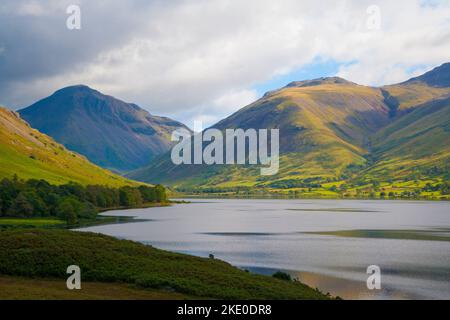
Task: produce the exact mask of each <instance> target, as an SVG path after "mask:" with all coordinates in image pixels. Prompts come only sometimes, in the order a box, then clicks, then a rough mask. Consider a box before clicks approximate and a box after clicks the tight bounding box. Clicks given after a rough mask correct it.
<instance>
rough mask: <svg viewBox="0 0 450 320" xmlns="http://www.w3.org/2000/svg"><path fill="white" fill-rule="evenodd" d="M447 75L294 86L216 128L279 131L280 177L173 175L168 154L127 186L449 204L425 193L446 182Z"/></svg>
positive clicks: (180, 170)
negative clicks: (408, 197) (427, 199)
mask: <svg viewBox="0 0 450 320" xmlns="http://www.w3.org/2000/svg"><path fill="white" fill-rule="evenodd" d="M449 66H450V64H444V65H443V66H441V67H438V68H436V69H434V70H432V71H430V72H428V73H427V74H425V75H424V76H422V77H418V78H415V79H412V80H411V81H407V82H405V83H402V84H398V85H392V86H385V87H381V88H374V87H367V86H362V85H357V84H355V83H352V82H349V81H346V80H344V79H341V78H336V77H334V78H320V79H316V80H310V81H299V82H293V83H291V84H289V85H287V86H286V87H284V88H281V89H280V90H276V91H272V92H269V93H267V94H265V95H264V96H263V97H262V98H261V99H259V100H257V101H256V102H254V103H252V104H250V105H249V106H247V107H244V108H243V109H241V110H239V111H238V112H236V113H235V114H233V115H231V116H229V117H228V118H226V119H224V120H222V121H220V122H219V123H217V124H216V125H214V126H213V127H215V128H218V129H220V130H222V131H223V130H225V129H227V128H242V129H248V128H255V129H258V128H267V129H270V128H279V129H280V156H281V158H280V170H279V172H278V174H277V175H275V176H261V175H260V171H259V166H228V165H214V166H206V165H197V166H193V165H180V166H175V165H173V164H172V162H171V160H170V158H169V154H166V155H165V156H162V157H160V158H159V159H157V160H156V161H154V162H153V163H152V164H151V165H150V166H148V167H146V168H142V169H139V170H136V171H133V172H131V173H130V174H129V177H131V178H133V179H137V180H141V181H155V182H158V183H164V184H168V185H171V186H174V187H176V188H178V189H180V190H182V191H189V192H192V191H196V192H197V191H202V190H203V191H206V192H222V193H226V192H228V191H231V192H236V190H239V191H241V192H243V193H245V192H255V191H256V192H258V190H260V191H262V192H278V193H283V194H285V193H288V194H292V193H294V194H298V193H299V194H300V195H302V196H323V197H335V196H342V195H347V196H356V195H361V194H365V196H373V195H376V196H383V194H385V195H386V196H387V195H388V194H389V193H391V192H392V193H393V194H398V195H401V194H404V195H405V194H406V193H405V192H409V193H412V192H414V193H415V194H416V193H417V192H418V190H419V191H423V194H426V195H427V196H444V194H441V193H439V192H434V193H433V192H432V191H430V192H428V191H425V190H422V189H424V188H425V185H426V184H427V183H428V184H430V185H431V186H432V187H431V188H430V189H436V188H437V189H439V188H441V187H442V183H445V181H447V180H448V167H449V154H450V145H449V141H450V134H449V130H448V127H449V126H448V123H449V119H450V112H449V108H448V101H449V99H448V94H449V93H450V86H448V85H447V77H446V76H445V74H447V73H448V72H449V70H448V69H449ZM442 74H444V75H442ZM430 79H431V80H430ZM439 81H442V84H441V85H440V82H439ZM394 180H395V181H394ZM408 181H411V183H409V182H408ZM250 187H252V190H250ZM419 193H420V192H419Z"/></svg>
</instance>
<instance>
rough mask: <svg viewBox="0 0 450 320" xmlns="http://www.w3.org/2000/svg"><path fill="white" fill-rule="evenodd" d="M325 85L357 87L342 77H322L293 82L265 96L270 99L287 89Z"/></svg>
mask: <svg viewBox="0 0 450 320" xmlns="http://www.w3.org/2000/svg"><path fill="white" fill-rule="evenodd" d="M324 84H353V85H355V83H353V82H351V81H348V80H345V79H344V78H340V77H322V78H317V79H311V80H301V81H292V82H290V83H288V84H287V85H286V86H284V87H283V88H281V89H276V90H272V91H268V92H266V93H265V94H264V97H268V96H270V95H272V94H274V93H276V92H279V91H280V90H283V89H286V88H304V87H314V86H320V85H324Z"/></svg>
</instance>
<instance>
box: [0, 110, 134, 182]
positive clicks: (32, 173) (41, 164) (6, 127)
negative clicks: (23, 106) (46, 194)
mask: <svg viewBox="0 0 450 320" xmlns="http://www.w3.org/2000/svg"><path fill="white" fill-rule="evenodd" d="M14 174H17V175H19V176H20V178H22V179H26V180H27V179H45V180H47V181H48V182H50V183H52V184H64V183H68V182H70V181H73V182H78V183H80V184H82V185H88V184H92V182H93V181H95V183H96V184H101V185H108V186H111V187H120V186H125V185H138V183H136V182H133V181H131V180H128V179H126V178H123V177H121V176H119V175H116V174H114V173H112V172H110V171H108V170H105V169H102V168H100V167H98V166H96V165H94V164H92V163H90V162H89V161H88V160H87V159H86V158H85V157H83V156H81V155H79V154H77V153H74V152H72V151H70V150H68V149H66V148H65V147H64V146H63V145H61V144H58V143H57V142H55V141H54V140H53V139H52V138H50V137H49V136H47V135H45V134H42V133H40V132H39V131H37V130H35V129H32V128H31V127H30V126H29V125H28V124H27V123H26V122H25V121H23V120H22V119H20V118H19V116H18V115H17V114H15V113H13V112H12V111H9V110H7V109H5V108H2V107H0V179H1V178H4V177H5V178H12V176H13V175H14Z"/></svg>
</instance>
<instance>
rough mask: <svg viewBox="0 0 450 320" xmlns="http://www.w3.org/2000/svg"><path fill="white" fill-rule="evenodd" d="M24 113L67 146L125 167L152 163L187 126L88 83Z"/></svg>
mask: <svg viewBox="0 0 450 320" xmlns="http://www.w3.org/2000/svg"><path fill="white" fill-rule="evenodd" d="M18 112H19V113H20V115H21V116H22V117H23V118H24V119H25V120H26V121H28V122H29V123H30V124H31V126H33V127H34V128H36V129H38V130H40V131H41V132H43V133H46V134H48V135H50V136H51V137H53V138H54V139H55V140H56V141H58V142H60V143H62V144H64V145H65V146H66V147H67V148H69V149H71V150H74V151H76V152H79V153H81V154H83V155H85V156H86V157H87V158H88V159H89V160H90V161H92V162H94V163H95V164H97V165H100V166H102V167H104V168H108V169H111V170H115V171H119V172H120V171H127V170H131V169H135V168H139V167H142V166H144V165H146V164H148V163H150V161H151V160H152V159H153V158H154V157H155V156H157V155H159V154H162V153H164V152H166V151H167V150H168V149H169V148H170V146H171V141H170V136H171V133H172V131H174V130H176V129H178V128H186V127H185V126H184V125H183V124H182V123H180V122H177V121H175V120H172V119H169V118H166V117H158V116H154V115H151V114H150V113H148V112H147V111H145V110H144V109H142V108H140V107H139V106H137V105H136V104H133V103H126V102H124V101H121V100H119V99H116V98H114V97H112V96H107V95H104V94H102V93H100V92H99V91H96V90H94V89H91V88H89V87H87V86H84V85H77V86H70V87H66V88H63V89H60V90H58V91H56V92H55V93H54V94H52V95H51V96H49V97H47V98H44V99H42V100H40V101H38V102H36V103H34V104H33V105H31V106H29V107H27V108H24V109H22V110H19V111H18Z"/></svg>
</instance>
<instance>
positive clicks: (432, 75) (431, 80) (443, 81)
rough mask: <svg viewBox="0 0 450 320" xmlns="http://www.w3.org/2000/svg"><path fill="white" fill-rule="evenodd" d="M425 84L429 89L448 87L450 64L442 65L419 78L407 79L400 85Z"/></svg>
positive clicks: (449, 85)
mask: <svg viewBox="0 0 450 320" xmlns="http://www.w3.org/2000/svg"><path fill="white" fill-rule="evenodd" d="M411 83H425V84H427V85H429V86H431V87H440V88H442V87H444V88H445V87H450V62H447V63H444V64H442V65H440V66H439V67H436V68H434V69H433V70H431V71H428V72H426V73H424V74H423V75H421V76H418V77H415V78H412V79H409V80H408V81H405V82H403V83H402V84H411Z"/></svg>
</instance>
